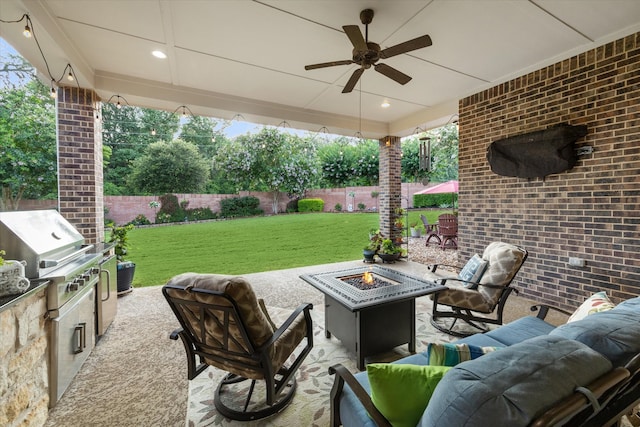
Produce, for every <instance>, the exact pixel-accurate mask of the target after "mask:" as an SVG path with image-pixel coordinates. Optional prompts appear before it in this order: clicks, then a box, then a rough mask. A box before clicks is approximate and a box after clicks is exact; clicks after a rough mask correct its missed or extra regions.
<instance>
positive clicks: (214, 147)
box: [180, 116, 227, 159]
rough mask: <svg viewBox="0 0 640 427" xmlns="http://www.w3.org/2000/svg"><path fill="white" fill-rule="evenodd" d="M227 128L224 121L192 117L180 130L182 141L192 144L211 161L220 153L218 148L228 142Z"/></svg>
mask: <svg viewBox="0 0 640 427" xmlns="http://www.w3.org/2000/svg"><path fill="white" fill-rule="evenodd" d="M221 124H222V125H221ZM226 127H227V125H225V124H224V122H223V121H222V120H216V119H212V118H210V117H201V116H191V117H190V118H189V119H187V122H186V123H184V124H183V125H182V127H181V128H180V139H181V140H183V141H186V142H190V143H192V144H193V145H195V146H196V147H198V151H200V153H201V154H202V155H203V156H204V157H205V158H207V159H211V158H213V156H214V155H215V154H216V152H217V151H218V146H219V145H221V144H223V143H224V141H225V140H226V136H225V135H224V129H225V128H226Z"/></svg>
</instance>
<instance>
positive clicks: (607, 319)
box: [550, 304, 640, 366]
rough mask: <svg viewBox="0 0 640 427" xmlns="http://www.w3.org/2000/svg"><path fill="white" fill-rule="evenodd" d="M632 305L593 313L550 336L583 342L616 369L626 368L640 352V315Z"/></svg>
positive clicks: (565, 325)
mask: <svg viewBox="0 0 640 427" xmlns="http://www.w3.org/2000/svg"><path fill="white" fill-rule="evenodd" d="M632 308H633V305H632V304H629V305H623V306H622V309H618V307H616V308H614V309H612V310H609V311H603V312H600V313H594V314H592V315H590V316H587V317H585V318H584V319H582V320H579V321H577V322H572V323H567V324H564V325H561V326H558V327H557V328H556V329H554V330H553V331H552V332H551V333H550V335H552V336H558V337H564V338H568V339H572V340H576V341H580V342H582V343H584V344H586V345H588V346H589V347H591V348H592V349H594V350H596V351H598V352H600V353H602V354H603V355H604V356H605V357H607V358H608V359H609V360H611V362H612V363H613V364H614V366H623V365H625V364H626V363H627V362H628V361H629V360H631V358H632V357H633V356H635V355H636V354H638V353H639V352H640V315H639V313H638V312H636V311H634V310H633V309H632Z"/></svg>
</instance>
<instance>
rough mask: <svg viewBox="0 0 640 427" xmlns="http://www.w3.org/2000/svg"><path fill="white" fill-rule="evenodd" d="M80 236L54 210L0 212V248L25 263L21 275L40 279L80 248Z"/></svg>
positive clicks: (81, 243)
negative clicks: (23, 273)
mask: <svg viewBox="0 0 640 427" xmlns="http://www.w3.org/2000/svg"><path fill="white" fill-rule="evenodd" d="M83 244H84V237H82V235H81V234H80V233H79V232H78V231H77V230H76V229H75V228H74V227H73V226H72V225H71V224H70V223H69V222H68V221H67V220H66V219H64V217H63V216H62V215H60V213H59V212H57V211H55V210H37V211H15V212H0V249H3V250H4V251H5V252H6V255H5V258H6V259H15V260H25V261H26V262H27V266H26V267H25V275H26V276H27V277H28V278H30V279H33V278H38V277H44V276H45V275H46V274H47V273H48V272H49V271H51V270H53V269H55V268H56V267H57V266H58V265H59V264H61V263H63V262H64V260H65V257H69V256H72V255H73V254H74V253H75V252H77V251H78V250H80V249H81V247H82V245H83Z"/></svg>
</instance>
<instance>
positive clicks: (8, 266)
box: [0, 250, 30, 297]
mask: <svg viewBox="0 0 640 427" xmlns="http://www.w3.org/2000/svg"><path fill="white" fill-rule="evenodd" d="M5 254H6V252H5V251H3V250H0V297H6V296H9V295H19V294H22V293H24V292H26V291H27V289H29V285H30V283H29V280H28V279H27V278H26V277H24V267H25V265H27V263H26V262H24V261H13V260H6V261H5V259H4V258H3V257H2V256H3V255H5Z"/></svg>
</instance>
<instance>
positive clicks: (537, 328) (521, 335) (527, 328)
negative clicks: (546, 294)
mask: <svg viewBox="0 0 640 427" xmlns="http://www.w3.org/2000/svg"><path fill="white" fill-rule="evenodd" d="M505 326H507V327H506V328H505V327H500V328H497V329H494V330H492V331H490V332H487V333H486V334H485V335H487V336H488V337H491V338H493V339H494V340H496V341H498V342H500V343H502V344H501V345H502V346H510V345H513V344H517V343H519V342H522V341H524V340H528V339H529V338H534V337H538V336H540V335H547V334H549V332H551V331H553V330H554V329H555V326H553V325H551V324H549V323H547V322H545V321H544V320H542V319H538V318H537V317H535V316H527V317H522V318H520V319H518V320H514V321H513V322H511V323H508V324H507V325H505Z"/></svg>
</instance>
